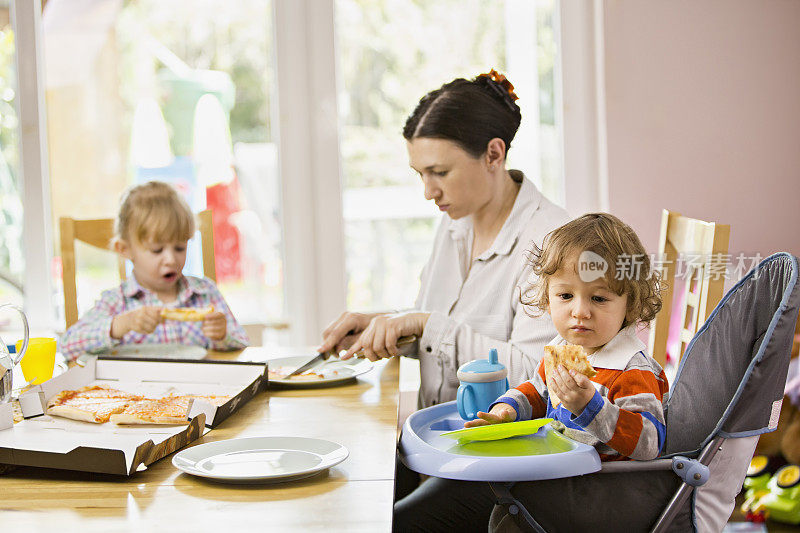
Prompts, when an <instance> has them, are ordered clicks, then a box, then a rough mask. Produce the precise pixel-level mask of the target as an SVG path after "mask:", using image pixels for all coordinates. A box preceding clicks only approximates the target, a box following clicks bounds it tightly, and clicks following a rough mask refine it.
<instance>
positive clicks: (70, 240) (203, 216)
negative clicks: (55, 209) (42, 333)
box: [59, 209, 217, 328]
mask: <svg viewBox="0 0 800 533" xmlns="http://www.w3.org/2000/svg"><path fill="white" fill-rule="evenodd" d="M197 221H198V229H199V231H200V243H201V248H202V256H203V275H204V276H205V277H207V278H210V279H212V280H214V281H216V280H217V274H216V266H215V264H214V234H213V232H212V226H211V221H212V216H211V211H210V210H209V209H206V210H205V211H201V212H200V213H198V214H197ZM59 224H60V229H61V268H62V272H63V273H62V279H63V282H64V317H65V319H66V325H67V328H69V327H70V326H71V325H72V324H74V323H75V322H77V321H78V293H77V283H76V281H75V241H76V240H78V241H81V242H84V243H86V244H89V245H91V246H94V247H95V248H100V249H102V250H109V247H108V245H109V243H110V242H111V238H112V237H113V236H114V219H113V218H100V219H94V220H78V219H74V218H70V217H61V218H60V219H59ZM118 268H119V277H120V280H124V279H125V278H126V273H125V260H124V259H123V258H122V257H120V258H119V266H118Z"/></svg>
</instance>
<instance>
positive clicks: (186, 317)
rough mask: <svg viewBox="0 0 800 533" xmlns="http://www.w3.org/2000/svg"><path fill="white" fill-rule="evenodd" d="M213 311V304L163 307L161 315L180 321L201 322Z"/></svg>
mask: <svg viewBox="0 0 800 533" xmlns="http://www.w3.org/2000/svg"><path fill="white" fill-rule="evenodd" d="M213 312H214V306H213V305H209V306H207V307H165V308H163V309H162V310H161V317H162V318H165V319H167V320H180V321H181V322H201V321H202V320H203V319H204V318H205V317H207V316H208V315H210V314H211V313H213Z"/></svg>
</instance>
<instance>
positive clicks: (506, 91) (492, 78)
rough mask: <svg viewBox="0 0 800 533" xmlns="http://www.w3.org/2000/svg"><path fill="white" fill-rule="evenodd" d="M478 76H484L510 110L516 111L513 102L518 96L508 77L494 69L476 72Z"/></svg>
mask: <svg viewBox="0 0 800 533" xmlns="http://www.w3.org/2000/svg"><path fill="white" fill-rule="evenodd" d="M478 78H485V79H486V81H487V82H488V83H487V85H488V86H489V87H491V88H492V90H493V91H494V92H496V93H497V94H498V96H500V98H502V99H503V101H504V102H505V103H506V105H507V106H508V107H509V108H510V109H511V111H516V109H515V104H514V102H515V101H516V100H519V96H517V94H516V93H515V92H514V85H513V84H512V83H511V82H510V81H508V78H506V77H505V76H504V75H503V74H500V73H499V72H497V71H496V70H495V69H492V70H490V71H489V72H487V73H485V74H478Z"/></svg>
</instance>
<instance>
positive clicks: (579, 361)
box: [544, 344, 597, 408]
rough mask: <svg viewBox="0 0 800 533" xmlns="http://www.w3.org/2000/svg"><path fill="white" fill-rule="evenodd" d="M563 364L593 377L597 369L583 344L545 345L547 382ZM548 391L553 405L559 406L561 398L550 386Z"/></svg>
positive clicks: (569, 368) (567, 367)
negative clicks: (590, 361)
mask: <svg viewBox="0 0 800 533" xmlns="http://www.w3.org/2000/svg"><path fill="white" fill-rule="evenodd" d="M558 365H562V366H563V367H564V368H566V369H567V370H574V371H576V372H578V373H580V374H583V375H584V376H586V377H587V378H593V377H594V376H596V375H597V371H596V370H595V369H594V368H593V367H592V365H591V363H589V358H588V357H587V356H586V352H585V351H584V350H583V346H579V345H577V344H562V345H558V346H545V347H544V375H545V379H546V380H547V382H549V381H550V376H552V375H553V372H555V370H556V367H557V366H558ZM547 393H548V395H549V396H550V403H551V404H552V405H553V407H554V408H555V407H558V405H559V404H560V403H561V398H559V397H558V395H557V394H556V393H555V392H554V391H553V390H552V389H551V388H550V387H549V386H548V387H547Z"/></svg>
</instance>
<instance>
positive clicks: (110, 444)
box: [0, 357, 268, 475]
mask: <svg viewBox="0 0 800 533" xmlns="http://www.w3.org/2000/svg"><path fill="white" fill-rule="evenodd" d="M267 380H268V377H267V365H266V364H265V363H263V362H239V361H170V362H165V361H159V362H156V361H130V360H114V359H103V358H97V357H92V358H90V359H89V360H88V361H87V362H86V365H85V366H83V367H74V368H71V369H70V370H68V371H67V372H65V373H64V374H61V375H59V376H57V377H54V378H53V379H50V380H48V381H46V382H44V383H42V384H41V385H38V386H36V387H34V388H32V389H31V390H29V391H27V392H25V393H24V394H22V395H21V396H20V398H19V403H20V407H21V409H22V415H23V417H24V420H22V421H21V422H19V423H17V424H14V423H13V413H12V410H11V404H10V403H6V404H0V463H7V464H16V465H25V466H40V467H48V468H60V469H66V470H80V471H86V472H101V473H108V474H121V475H131V474H133V473H134V472H136V471H137V470H144V469H146V467H147V465H149V464H150V463H152V462H154V461H157V460H158V459H161V458H162V457H165V456H166V455H169V454H170V453H172V452H174V451H176V450H178V449H180V448H182V447H183V446H186V445H187V444H188V443H190V442H192V441H194V440H196V439H198V438H200V437H201V436H202V435H203V434H205V433H206V432H208V431H209V429H210V428H214V427H216V426H218V425H219V424H220V423H221V422H222V421H223V420H225V419H226V418H228V417H229V416H230V415H231V414H233V413H234V412H236V410H238V409H239V408H240V407H241V406H242V405H244V404H245V403H246V402H247V401H248V400H250V399H251V398H252V397H253V396H255V395H256V394H257V393H258V392H259V391H261V390H262V389H265V388H266V387H267ZM95 384H104V385H107V386H110V387H113V388H115V389H120V390H124V391H128V392H133V393H137V394H143V395H145V396H150V397H161V396H166V395H168V394H170V393H175V394H203V395H226V396H230V397H231V398H230V399H229V400H228V401H227V402H225V403H224V404H223V405H220V406H214V405H212V404H211V403H208V402H205V401H202V400H195V401H193V402H192V403H191V405H190V406H189V411H188V413H187V418H188V419H190V420H191V422H190V423H189V425H188V426H187V425H182V424H181V425H163V426H161V425H142V426H138V425H136V426H133V425H132V426H127V425H116V424H113V423H111V422H106V423H104V424H92V423H89V422H80V421H77V420H69V419H65V418H60V417H55V416H53V417H51V416H49V415H47V414H45V407H46V405H47V401H48V400H49V399H50V398H52V397H53V396H55V395H56V394H58V393H59V392H61V391H62V390H75V389H79V388H81V387H84V386H87V385H95Z"/></svg>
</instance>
